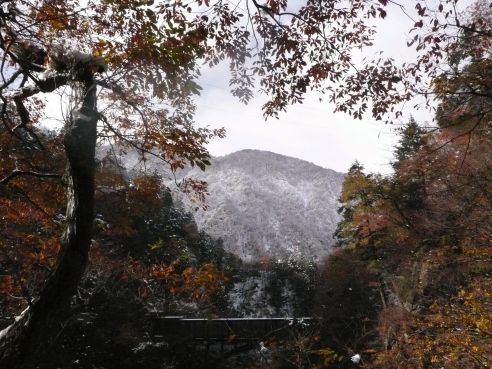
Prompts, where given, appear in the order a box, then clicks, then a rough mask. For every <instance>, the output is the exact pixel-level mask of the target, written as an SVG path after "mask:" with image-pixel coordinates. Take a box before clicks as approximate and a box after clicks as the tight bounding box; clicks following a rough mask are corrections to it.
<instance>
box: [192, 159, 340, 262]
mask: <svg viewBox="0 0 492 369" xmlns="http://www.w3.org/2000/svg"><path fill="white" fill-rule="evenodd" d="M188 175H190V176H192V177H196V178H199V179H203V180H205V181H207V182H208V185H209V193H210V196H209V197H208V200H207V201H208V210H206V211H202V210H200V211H198V212H197V213H196V214H195V218H196V221H197V224H198V226H199V227H200V228H201V229H203V230H204V231H206V232H207V233H209V234H211V235H212V236H215V237H220V238H222V239H223V240H224V247H225V248H226V250H228V251H231V252H233V253H235V254H237V255H238V256H240V257H241V258H243V259H245V260H254V259H257V258H259V257H263V256H268V257H273V258H282V257H287V256H293V255H294V256H296V257H301V256H302V257H306V258H310V259H318V258H320V257H322V256H325V255H327V254H328V253H329V251H330V248H331V246H332V245H333V238H332V234H333V232H334V230H335V227H336V224H337V222H338V220H339V215H338V213H337V211H336V210H337V209H338V207H339V204H338V197H339V193H340V190H341V184H342V181H343V176H344V175H343V174H342V173H338V172H335V171H333V170H331V169H325V168H322V167H320V166H317V165H315V164H312V163H309V162H307V161H304V160H301V159H296V158H292V157H288V156H284V155H280V154H276V153H273V152H269V151H261V150H250V149H248V150H241V151H237V152H233V153H231V154H228V155H224V156H221V157H215V158H213V159H212V165H211V166H210V167H209V168H207V170H206V171H205V172H201V171H199V170H197V169H194V170H192V171H191V172H190V173H188Z"/></svg>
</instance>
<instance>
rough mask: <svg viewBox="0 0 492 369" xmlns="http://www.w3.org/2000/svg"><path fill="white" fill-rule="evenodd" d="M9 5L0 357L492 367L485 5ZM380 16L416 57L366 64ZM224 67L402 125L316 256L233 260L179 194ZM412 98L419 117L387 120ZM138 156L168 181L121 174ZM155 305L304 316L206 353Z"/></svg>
mask: <svg viewBox="0 0 492 369" xmlns="http://www.w3.org/2000/svg"><path fill="white" fill-rule="evenodd" d="M0 5H1V7H0V50H1V55H2V62H1V65H0V77H1V78H0V99H1V110H0V118H1V121H2V123H1V124H0V229H1V238H0V297H1V300H0V329H1V330H0V367H1V368H12V369H18V368H22V369H26V368H39V369H45V368H46V369H47V368H74V369H76V368H77V369H93V368H97V369H103V368H106V369H110V368H128V369H130V368H132V369H133V368H134V369H138V368H142V369H143V368H155V369H158V368H176V369H178V368H191V367H198V368H207V367H213V368H221V367H222V368H245V369H246V368H267V367H268V368H306V369H308V368H309V369H315V368H316V369H321V368H353V367H362V368H374V369H376V368H381V369H390V368H402V369H403V368H410V369H413V368H415V369H427V368H435V369H439V368H460V369H461V368H462V369H475V368H476V369H479V368H490V367H492V284H491V282H492V276H491V272H492V249H491V241H492V219H491V217H492V145H491V143H492V132H491V126H490V120H489V119H491V117H492V109H491V106H492V58H491V54H490V52H491V47H492V10H491V9H492V8H491V6H492V4H490V2H487V1H483V0H479V1H477V2H475V3H470V4H468V7H465V6H462V3H461V2H459V1H455V0H442V1H436V2H435V3H434V4H432V6H431V5H429V4H427V3H426V2H425V1H413V2H412V3H411V4H410V5H408V4H406V2H405V3H402V4H400V3H397V2H394V1H388V0H377V1H376V0H352V1H311V0H307V1H305V2H304V1H303V2H300V4H298V5H296V6H292V4H288V2H286V1H277V0H269V1H267V2H265V3H262V4H260V3H258V2H257V1H255V0H251V2H250V1H245V2H244V3H241V5H242V6H239V5H238V4H236V5H237V6H236V5H235V4H232V3H230V2H228V1H217V2H214V1H207V0H205V1H201V0H198V1H191V2H190V3H189V4H187V3H183V2H181V1H137V0H125V1H111V0H96V1H87V2H84V3H83V4H79V2H77V1H58V0H52V1H48V0H46V1H45V0H32V1H31V0H23V1H16V0H12V1H2V2H1V4H0ZM465 5H466V4H465ZM389 7H393V9H397V10H399V11H402V12H404V13H405V14H407V15H408V16H409V17H413V18H412V19H413V21H412V23H413V24H414V26H413V28H412V30H410V35H411V36H412V39H411V40H410V41H409V42H408V45H407V46H408V47H413V48H415V49H416V60H414V61H413V62H412V63H407V64H404V65H398V64H397V63H396V62H395V61H394V60H392V59H385V58H384V56H383V57H381V58H376V59H367V60H365V61H364V62H362V63H358V62H357V60H358V58H356V57H354V54H356V53H357V52H358V51H359V50H361V49H364V48H366V47H369V46H370V45H371V41H372V38H373V35H374V32H375V29H376V28H377V24H378V23H379V22H384V20H385V18H386V17H387V16H389V15H388V9H389ZM410 10H411V12H410ZM409 12H410V13H411V14H409ZM404 46H405V45H402V47H404ZM224 61H225V62H229V65H230V75H231V80H230V86H231V92H232V93H233V94H234V95H235V96H237V97H238V98H239V99H241V100H242V101H244V102H248V101H249V100H250V99H251V97H252V94H253V91H254V90H255V89H258V90H260V91H261V92H263V93H264V94H265V95H266V96H267V97H268V101H267V102H266V104H265V105H264V107H263V108H264V114H265V117H277V116H278V113H279V112H281V111H283V110H285V109H287V107H288V106H289V105H291V104H294V103H302V101H303V99H304V98H305V97H306V94H307V93H308V92H309V91H318V92H323V93H324V94H325V96H326V101H327V103H328V102H330V103H331V104H332V105H333V107H334V110H335V111H336V112H344V113H347V119H348V118H350V117H351V118H355V119H365V117H367V116H368V115H369V114H370V115H372V116H373V117H374V118H376V119H378V120H381V121H386V122H387V123H393V124H394V125H395V127H400V128H399V135H400V136H399V137H400V139H399V142H398V144H397V146H396V147H395V148H394V158H395V159H394V161H393V162H392V167H393V173H392V174H390V175H380V174H374V173H371V174H367V173H366V172H364V168H363V166H362V165H360V164H359V163H357V162H356V163H354V164H353V165H352V166H351V167H350V168H349V170H348V173H347V175H346V176H345V180H344V183H343V188H342V193H341V194H340V204H341V207H340V209H339V213H340V216H341V221H340V223H339V224H338V227H337V230H336V232H335V235H334V237H335V239H336V243H337V245H336V247H335V249H334V250H333V251H332V252H331V254H330V256H329V257H327V258H326V259H325V260H323V261H322V262H320V263H317V264H315V263H313V262H312V261H310V260H307V259H306V258H302V257H301V258H297V259H284V260H272V259H268V258H261V259H259V260H257V261H255V262H248V263H246V262H243V261H241V260H240V259H239V258H238V257H236V256H234V255H232V254H230V253H228V252H226V251H224V247H223V242H222V240H220V239H214V238H213V237H211V236H209V235H207V234H206V233H204V232H203V231H200V230H199V229H198V228H197V226H196V223H195V221H194V219H193V214H192V213H190V212H189V211H187V210H185V209H183V208H182V207H180V206H179V205H178V204H176V202H175V200H173V197H172V191H174V190H179V191H182V192H183V193H185V194H186V195H187V196H189V198H190V201H192V202H193V203H194V204H195V206H196V207H206V206H207V203H206V196H207V184H206V183H205V182H203V181H199V180H196V179H193V178H188V177H185V178H183V179H180V180H179V181H178V180H177V179H176V177H175V174H176V172H177V171H178V170H180V169H183V168H185V167H187V166H191V167H195V166H196V167H199V168H201V169H203V170H205V169H206V167H207V166H209V165H210V155H209V153H208V151H207V144H208V143H209V141H210V140H212V139H214V138H221V137H223V136H224V131H223V130H220V129H218V130H212V129H208V128H199V127H198V126H197V125H195V123H194V120H193V119H194V112H195V103H194V97H195V96H196V95H197V94H199V92H200V90H201V87H200V86H199V85H198V84H197V78H198V76H199V74H200V70H201V69H200V68H201V66H202V64H207V65H209V66H210V67H214V66H216V65H218V64H220V63H222V62H224ZM60 90H64V91H66V92H67V96H68V97H66V98H65V100H64V101H63V100H62V102H61V103H62V104H64V108H65V111H66V114H65V115H64V117H63V122H62V124H61V126H60V127H58V128H57V129H55V130H50V129H48V128H47V127H46V126H45V125H44V121H45V120H46V119H47V117H48V116H49V114H48V113H47V112H46V106H47V105H46V104H47V102H46V99H45V97H46V96H48V98H49V96H53V93H56V92H59V91H60ZM414 98H417V100H419V99H420V101H424V102H423V103H422V104H420V105H417V106H416V107H417V108H418V109H419V110H424V109H427V110H426V111H427V112H428V113H427V114H428V117H427V119H426V120H425V121H422V122H420V121H416V120H415V119H414V118H409V119H408V122H406V123H404V124H402V125H399V124H398V122H401V121H402V120H405V118H404V116H405V114H404V113H405V110H404V109H405V106H406V104H405V103H409V104H410V103H413V102H414V101H415V100H413V99H414ZM302 123H303V122H299V127H300V129H302ZM130 150H133V151H134V152H137V153H138V155H139V156H140V159H141V160H142V162H143V163H145V161H146V160H148V158H149V157H153V158H157V159H158V160H160V161H162V165H164V166H166V168H168V169H169V173H170V176H171V178H174V179H175V180H174V182H175V183H174V184H175V188H174V189H171V188H170V185H169V182H166V181H165V179H164V178H162V177H160V176H158V175H156V174H155V173H148V172H144V171H143V172H137V173H135V172H132V173H130V172H129V171H127V169H126V168H125V167H124V166H123V165H122V164H121V163H119V162H118V161H117V160H116V159H115V157H116V155H115V153H116V152H127V151H130ZM258 286H260V287H261V288H259V287H258ZM238 301H239V303H237V302H238ZM157 313H159V314H161V315H186V316H188V317H194V318H205V319H209V320H212V319H213V318H216V317H225V316H227V317H244V316H255V315H256V316H265V315H268V316H270V317H274V316H291V317H292V316H297V317H302V316H309V317H312V318H313V319H312V320H310V323H309V325H308V324H305V323H303V322H302V321H301V322H300V324H299V327H292V329H291V330H289V331H288V332H289V333H288V334H285V335H283V336H280V337H279V336H278V335H277V336H269V337H266V338H265V339H264V342H262V343H261V345H260V346H258V347H254V348H251V347H250V349H249V351H244V352H241V353H239V352H238V353H237V355H231V356H230V357H228V358H227V359H224V360H221V361H214V362H213V363H211V362H209V361H207V358H206V357H205V356H204V352H200V351H198V352H194V353H192V352H190V351H187V349H186V347H185V348H184V349H183V347H176V346H175V345H173V344H172V342H170V341H169V340H166V339H164V338H163V337H162V336H160V335H156V334H153V332H152V324H153V319H154V317H155V316H156V314H157ZM292 325H294V323H292ZM167 333H171V334H174V335H179V334H180V333H181V332H167ZM236 339H238V337H236V336H235V335H234V334H232V333H231V336H230V337H229V342H228V343H230V344H232V343H234V341H235V340H236ZM264 345H266V346H264ZM265 352H268V355H266V354H265ZM206 354H207V355H209V353H208V346H207V353H206ZM259 355H260V356H259ZM261 355H263V356H261Z"/></svg>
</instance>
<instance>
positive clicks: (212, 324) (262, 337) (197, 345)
mask: <svg viewBox="0 0 492 369" xmlns="http://www.w3.org/2000/svg"><path fill="white" fill-rule="evenodd" d="M313 323H314V319H313V318H310V317H298V318H294V317H280V318H216V319H201V318H185V317H183V316H159V315H156V316H154V317H153V335H154V337H156V338H157V337H159V338H162V339H164V340H165V341H166V342H167V343H169V345H170V346H171V347H170V348H171V349H172V350H174V351H175V352H180V351H181V352H182V353H183V354H186V355H188V356H190V357H194V360H192V361H191V363H192V365H193V367H197V368H198V367H199V368H208V367H215V365H216V364H217V363H218V362H219V361H220V360H222V359H224V358H227V357H230V356H233V355H236V354H239V353H241V352H245V351H249V350H255V349H256V350H259V347H260V346H259V344H260V342H266V343H267V345H268V343H269V342H276V347H277V349H278V348H279V347H280V346H281V343H282V341H284V340H285V339H286V338H288V337H290V334H291V333H294V332H300V331H302V330H305V329H308V328H309V327H310V326H312V325H313ZM279 345H280V346H279ZM197 359H200V360H197Z"/></svg>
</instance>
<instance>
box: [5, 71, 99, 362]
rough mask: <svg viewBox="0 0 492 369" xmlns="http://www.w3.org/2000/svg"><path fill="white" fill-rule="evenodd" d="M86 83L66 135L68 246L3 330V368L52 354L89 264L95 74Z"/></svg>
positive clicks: (64, 238) (64, 244)
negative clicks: (36, 295) (33, 298)
mask: <svg viewBox="0 0 492 369" xmlns="http://www.w3.org/2000/svg"><path fill="white" fill-rule="evenodd" d="M81 82H82V84H83V87H82V88H81V92H82V94H81V95H82V102H81V105H80V106H79V107H78V108H76V109H74V110H73V111H72V114H71V118H70V121H69V123H68V124H67V127H66V132H65V141H64V144H65V152H66V155H67V159H68V168H67V184H66V186H67V211H66V225H65V230H64V232H63V235H62V237H61V244H62V248H61V251H60V254H59V256H58V260H57V263H56V267H55V269H54V271H53V273H52V274H51V275H50V277H49V279H48V281H47V282H46V286H45V288H44V289H43V290H42V292H41V294H40V296H39V298H38V299H37V300H36V301H34V302H33V303H32V305H31V306H30V307H29V309H27V310H26V311H25V312H24V313H23V314H22V316H21V317H20V319H18V320H17V321H16V322H15V323H14V324H13V325H12V326H10V327H9V328H7V330H4V331H3V332H4V334H3V335H4V337H3V339H2V340H1V347H0V368H9V369H18V368H23V369H24V368H35V367H36V365H37V364H39V360H40V359H41V358H42V357H43V356H45V355H46V354H48V355H49V354H50V350H53V343H54V342H55V340H56V339H57V337H58V336H59V334H60V333H61V331H62V330H63V328H64V324H65V319H64V317H66V313H67V311H68V308H69V306H70V301H71V299H72V297H73V295H74V294H75V293H76V290H77V286H78V284H79V282H80V279H81V277H82V275H83V273H84V271H85V268H86V265H87V261H88V254H89V249H90V245H91V238H92V225H93V219H94V187H95V184H94V177H95V147H96V134H97V132H96V125H97V121H98V113H97V107H96V102H97V98H96V86H95V84H94V83H93V78H92V75H91V74H89V73H87V74H86V75H85V76H84V78H83V79H82V81H81ZM0 336H1V334H0Z"/></svg>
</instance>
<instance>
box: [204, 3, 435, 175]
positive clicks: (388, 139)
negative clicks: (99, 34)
mask: <svg viewBox="0 0 492 369" xmlns="http://www.w3.org/2000/svg"><path fill="white" fill-rule="evenodd" d="M402 3H408V4H411V3H412V2H411V1H403V2H402ZM409 11H412V9H411V8H410V9H409ZM412 25H413V23H412V21H411V20H410V19H409V18H408V17H407V16H405V14H404V13H403V12H401V10H399V9H397V8H396V7H393V8H391V7H390V8H389V12H388V17H387V18H386V19H385V20H380V21H378V34H377V36H376V39H375V45H374V47H372V48H371V49H370V50H367V51H365V52H364V55H366V56H371V55H374V54H375V52H377V51H379V50H382V51H384V53H385V55H387V56H390V57H392V58H394V59H395V60H396V61H397V62H399V61H401V62H403V61H411V60H412V58H413V57H414V55H415V54H414V51H413V50H412V49H410V48H408V47H407V46H406V42H407V40H409V38H410V37H409V35H408V31H409V29H410V28H411V27H412ZM201 84H202V87H203V91H202V95H201V97H200V98H199V99H197V103H198V114H197V116H196V120H197V122H198V123H199V124H200V125H209V126H211V127H225V128H226V131H227V136H226V138H224V139H219V140H215V141H214V142H212V143H211V144H210V145H209V150H210V153H211V154H212V155H214V156H219V155H225V154H228V153H231V152H233V151H237V150H241V149H246V148H249V149H260V150H268V151H272V152H275V153H279V154H283V155H289V156H293V157H296V158H300V159H304V160H307V161H310V162H313V163H315V164H317V165H320V166H323V167H325V168H331V169H334V170H337V171H341V172H346V171H347V169H348V168H349V166H350V165H351V164H352V163H353V162H354V161H355V160H358V161H359V162H361V163H362V164H363V165H364V166H365V168H366V169H367V171H370V172H381V173H389V172H390V171H391V168H390V166H389V163H390V161H391V159H392V151H393V146H394V144H395V142H397V136H396V133H395V130H394V127H391V126H390V125H385V124H384V123H381V122H375V121H374V120H372V119H371V118H370V117H367V118H366V119H364V120H362V121H361V120H354V119H352V118H351V117H350V116H348V115H346V114H341V113H340V114H334V113H333V106H331V105H330V104H329V103H327V102H322V103H320V102H319V99H318V97H317V95H316V94H315V93H311V94H310V95H309V96H308V99H307V100H306V101H305V102H304V103H303V104H302V105H297V106H291V107H290V108H289V109H288V111H287V113H284V114H281V116H280V119H279V120H276V119H269V120H268V121H266V122H265V120H264V119H263V116H262V111H261V106H262V104H263V102H264V101H265V98H264V97H263V98H262V97H261V96H259V97H256V98H255V99H254V100H253V101H252V102H251V103H249V104H248V105H247V106H245V105H244V104H242V103H240V102H238V101H237V99H235V98H234V97H232V96H231V94H230V92H229V90H228V75H227V67H225V66H219V67H217V68H214V69H211V70H210V69H207V70H204V71H203V75H202V79H201ZM410 114H412V115H415V116H416V117H417V119H420V120H423V119H427V117H429V115H428V113H423V112H415V111H410V110H409V111H407V113H406V118H407V117H408V116H409V115H410ZM397 123H400V124H401V123H402V122H397Z"/></svg>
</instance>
